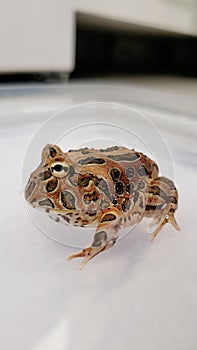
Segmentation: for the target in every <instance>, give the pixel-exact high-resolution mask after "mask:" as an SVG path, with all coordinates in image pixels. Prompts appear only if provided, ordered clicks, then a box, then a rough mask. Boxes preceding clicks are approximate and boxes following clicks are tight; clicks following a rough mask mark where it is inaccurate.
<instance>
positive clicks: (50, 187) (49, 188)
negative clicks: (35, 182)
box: [46, 179, 59, 192]
mask: <svg viewBox="0 0 197 350" xmlns="http://www.w3.org/2000/svg"><path fill="white" fill-rule="evenodd" d="M58 183H59V182H58V180H57V179H53V180H50V181H48V182H47V184H46V191H47V192H53V191H54V190H55V189H56V188H57V187H58Z"/></svg>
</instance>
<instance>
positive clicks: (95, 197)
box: [83, 191, 99, 204]
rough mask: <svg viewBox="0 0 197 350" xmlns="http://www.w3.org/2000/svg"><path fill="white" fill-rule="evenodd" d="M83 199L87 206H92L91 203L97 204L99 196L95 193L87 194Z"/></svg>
mask: <svg viewBox="0 0 197 350" xmlns="http://www.w3.org/2000/svg"><path fill="white" fill-rule="evenodd" d="M83 198H84V202H85V203H86V204H90V202H96V201H97V200H98V199H99V194H98V193H97V192H96V191H93V192H92V193H85V194H84V197H83Z"/></svg>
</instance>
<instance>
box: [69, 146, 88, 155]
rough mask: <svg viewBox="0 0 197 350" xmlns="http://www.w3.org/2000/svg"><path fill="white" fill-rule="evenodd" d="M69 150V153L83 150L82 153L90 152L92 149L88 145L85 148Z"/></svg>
mask: <svg viewBox="0 0 197 350" xmlns="http://www.w3.org/2000/svg"><path fill="white" fill-rule="evenodd" d="M68 152H69V153H70V152H81V153H82V154H88V153H90V150H89V149H88V147H85V148H79V149H69V151H68Z"/></svg>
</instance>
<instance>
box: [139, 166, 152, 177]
mask: <svg viewBox="0 0 197 350" xmlns="http://www.w3.org/2000/svg"><path fill="white" fill-rule="evenodd" d="M137 172H138V174H139V176H145V175H148V174H149V172H148V170H147V169H146V167H145V165H144V164H143V165H141V166H140V167H139V169H138V170H137Z"/></svg>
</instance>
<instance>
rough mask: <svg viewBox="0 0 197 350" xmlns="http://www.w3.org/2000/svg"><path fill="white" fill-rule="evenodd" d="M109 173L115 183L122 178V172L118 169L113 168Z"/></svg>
mask: <svg viewBox="0 0 197 350" xmlns="http://www.w3.org/2000/svg"><path fill="white" fill-rule="evenodd" d="M109 173H110V176H111V178H112V180H113V181H114V182H115V181H117V180H118V179H119V177H120V170H118V169H116V168H112V169H111V170H110V172H109Z"/></svg>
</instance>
